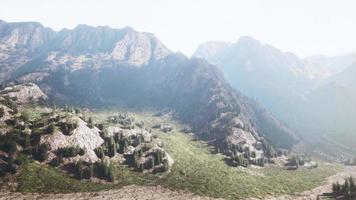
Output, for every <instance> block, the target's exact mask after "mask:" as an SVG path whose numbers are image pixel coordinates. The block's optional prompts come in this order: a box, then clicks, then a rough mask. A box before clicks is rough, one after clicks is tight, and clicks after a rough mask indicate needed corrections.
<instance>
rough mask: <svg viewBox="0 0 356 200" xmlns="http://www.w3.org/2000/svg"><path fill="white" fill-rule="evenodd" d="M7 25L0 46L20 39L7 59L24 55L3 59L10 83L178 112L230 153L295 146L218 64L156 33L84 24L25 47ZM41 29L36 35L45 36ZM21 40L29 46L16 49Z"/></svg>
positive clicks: (63, 98)
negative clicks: (265, 144)
mask: <svg viewBox="0 0 356 200" xmlns="http://www.w3.org/2000/svg"><path fill="white" fill-rule="evenodd" d="M2 26H6V27H10V28H8V29H9V30H8V31H7V32H10V33H12V34H4V35H6V37H3V38H0V41H8V40H9V39H6V38H17V39H11V41H12V42H11V45H10V44H5V45H4V48H7V49H8V53H6V54H7V55H11V56H12V57H11V58H14V57H15V56H20V57H21V58H22V60H21V62H20V61H17V62H12V61H13V59H4V60H3V61H4V62H2V63H4V64H3V65H2V66H1V70H2V73H3V74H6V79H9V80H16V81H20V82H35V83H37V84H38V85H39V87H40V88H41V89H43V90H44V91H45V93H46V94H47V95H48V96H49V97H50V98H52V99H54V100H55V101H57V102H60V103H70V104H81V105H84V106H109V105H113V106H124V107H135V108H137V107H143V108H147V107H154V108H158V109H162V108H169V109H173V110H175V111H176V113H177V115H178V117H179V118H180V119H181V120H182V121H184V122H186V123H189V124H190V125H192V127H193V128H194V129H195V130H196V132H197V134H198V135H199V136H200V137H201V138H203V139H206V140H209V141H212V143H213V144H215V145H216V146H218V147H219V148H220V149H222V150H224V151H225V152H226V153H229V151H230V150H229V146H230V144H231V143H236V142H237V143H240V144H241V145H244V144H247V145H249V146H250V147H251V148H258V143H259V142H260V141H262V140H268V141H269V142H271V143H273V144H276V145H277V146H279V147H289V146H291V145H292V144H293V143H294V142H295V141H296V138H295V137H293V135H292V133H291V132H290V131H289V130H288V129H287V128H285V127H284V126H283V125H282V124H280V123H279V122H278V121H277V120H276V119H275V118H273V117H272V116H271V115H270V114H269V113H268V112H266V111H263V112H262V110H264V109H263V108H262V107H261V106H260V105H258V104H257V103H256V102H253V101H251V100H250V99H248V98H246V97H244V96H243V95H242V94H240V93H239V92H237V91H235V90H233V89H232V88H231V87H230V86H229V84H228V83H227V82H226V81H225V79H224V77H223V75H222V73H220V71H219V70H218V69H217V68H216V67H215V66H214V65H211V64H209V63H207V62H206V61H204V60H201V59H195V58H194V59H188V58H187V57H185V56H183V55H181V54H174V53H171V52H170V51H169V50H168V49H167V48H166V47H165V46H164V45H163V44H162V43H161V42H160V41H159V40H158V39H157V38H156V37H155V36H153V35H152V34H149V33H140V32H136V31H134V30H133V29H131V28H124V29H111V28H109V27H89V26H85V25H80V26H78V27H76V28H75V29H73V30H62V31H60V32H53V31H49V32H50V33H47V32H46V34H47V35H50V36H48V37H47V36H46V37H45V36H43V37H39V36H36V38H38V37H39V38H46V39H36V40H35V41H37V42H28V41H33V39H26V40H25V39H18V38H21V37H17V36H16V35H18V32H16V31H15V28H11V27H13V26H14V25H12V24H7V23H5V25H2ZM26 26H30V25H26ZM32 26H34V25H32ZM32 26H30V27H32ZM41 27H42V26H40V25H39V26H38V27H37V28H39V29H43V30H42V31H39V30H38V31H36V32H39V33H43V32H45V30H47V31H48V29H46V28H43V27H42V28H41ZM2 35H3V34H2ZM12 35H15V36H16V37H15V36H12ZM26 38H27V37H26ZM47 39H48V40H47ZM23 41H26V42H23ZM47 41H48V42H47ZM22 43H25V44H27V43H30V44H31V45H29V46H26V45H22V47H21V51H20V50H17V49H14V50H12V49H11V48H12V46H13V44H22ZM15 46H16V45H15ZM40 47H41V48H40ZM0 52H1V51H0ZM6 79H2V81H6ZM280 138H283V140H284V141H283V142H280V141H278V140H279V139H280Z"/></svg>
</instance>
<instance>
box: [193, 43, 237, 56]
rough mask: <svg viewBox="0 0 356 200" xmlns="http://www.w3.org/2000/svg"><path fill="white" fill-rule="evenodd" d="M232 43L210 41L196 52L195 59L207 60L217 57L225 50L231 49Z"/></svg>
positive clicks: (200, 46)
mask: <svg viewBox="0 0 356 200" xmlns="http://www.w3.org/2000/svg"><path fill="white" fill-rule="evenodd" d="M230 45H231V43H229V42H222V41H210V42H206V43H203V44H201V45H199V47H198V49H197V50H195V52H194V54H193V57H198V58H206V57H211V56H213V55H216V54H217V53H219V52H220V51H222V50H223V49H225V48H227V47H229V46H230Z"/></svg>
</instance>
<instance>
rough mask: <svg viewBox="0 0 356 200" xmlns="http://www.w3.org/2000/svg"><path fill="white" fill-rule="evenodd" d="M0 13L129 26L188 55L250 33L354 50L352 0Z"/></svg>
mask: <svg viewBox="0 0 356 200" xmlns="http://www.w3.org/2000/svg"><path fill="white" fill-rule="evenodd" d="M0 19H3V20H5V21H9V22H13V21H38V22H41V23H42V24H43V25H45V26H49V27H52V28H54V29H55V30H59V29H61V28H63V27H67V28H73V27H75V26H76V25H77V24H89V25H94V26H97V25H109V26H111V27H114V28H121V27H124V26H131V27H133V28H134V29H136V30H139V31H146V32H152V33H154V34H155V35H156V36H157V37H158V38H159V39H160V40H161V41H162V42H163V43H164V44H165V45H166V46H167V47H168V48H170V49H172V50H173V51H180V52H183V53H185V54H187V55H191V54H192V53H193V51H194V50H195V49H196V48H197V47H198V45H199V44H200V43H202V42H206V41H211V40H221V41H237V40H238V38H239V37H240V36H244V35H249V36H252V37H254V38H256V39H258V40H260V41H262V42H263V43H268V44H271V45H273V46H276V47H278V48H280V49H282V50H283V51H291V52H295V53H297V54H298V55H300V56H308V55H312V54H327V55H339V54H345V53H348V52H353V51H356V1H354V0H127V1H123V0H22V1H20V0H1V1H0Z"/></svg>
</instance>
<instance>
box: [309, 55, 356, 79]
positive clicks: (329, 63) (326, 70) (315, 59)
mask: <svg viewBox="0 0 356 200" xmlns="http://www.w3.org/2000/svg"><path fill="white" fill-rule="evenodd" d="M304 62H305V63H306V66H307V67H308V69H310V71H312V72H315V77H319V79H321V80H326V79H327V78H329V77H331V76H333V75H335V74H337V73H340V72H342V71H344V70H345V69H346V68H347V67H349V66H350V65H351V64H352V63H354V62H356V53H351V54H347V55H342V56H333V57H330V56H323V55H316V56H310V57H307V58H305V59H304Z"/></svg>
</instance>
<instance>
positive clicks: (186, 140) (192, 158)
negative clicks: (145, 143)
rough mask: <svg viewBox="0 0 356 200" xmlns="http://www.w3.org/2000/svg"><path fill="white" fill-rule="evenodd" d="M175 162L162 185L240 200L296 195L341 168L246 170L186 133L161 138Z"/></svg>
mask: <svg viewBox="0 0 356 200" xmlns="http://www.w3.org/2000/svg"><path fill="white" fill-rule="evenodd" d="M160 137H161V138H162V140H163V141H164V142H165V144H166V145H165V148H166V149H167V150H168V152H169V153H170V154H171V156H172V157H173V158H174V159H175V161H176V163H175V165H174V166H173V169H172V173H170V174H169V175H168V176H166V177H165V178H163V179H162V180H161V181H160V182H161V184H163V185H166V186H168V187H170V188H179V189H184V190H188V191H191V192H194V193H196V194H199V195H204V196H212V197H223V198H227V199H238V198H247V197H263V196H265V195H268V194H274V195H278V194H294V193H297V192H301V191H305V190H308V189H311V188H313V187H316V186H318V185H319V184H320V183H321V182H322V181H323V180H324V179H325V178H326V177H327V176H330V175H332V174H334V173H335V172H336V171H337V170H338V169H339V168H338V167H336V166H330V165H325V164H319V168H317V169H299V170H294V171H293V170H283V169H281V168H277V167H266V168H260V169H251V168H248V169H242V168H235V167H229V166H227V165H226V164H225V163H224V161H223V159H224V157H223V156H222V155H214V154H211V153H210V152H209V150H208V148H207V147H206V146H205V145H204V144H203V143H201V142H196V141H192V138H191V137H190V136H188V135H184V134H182V133H173V134H160Z"/></svg>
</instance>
